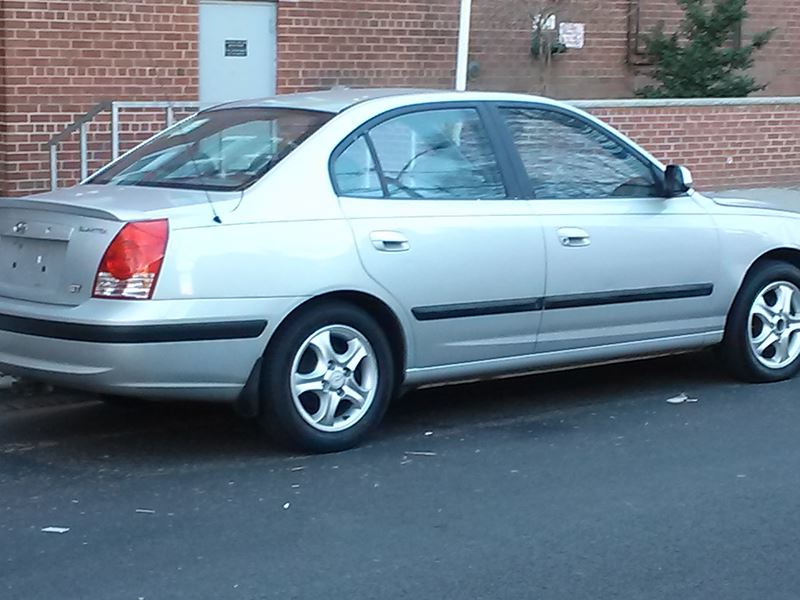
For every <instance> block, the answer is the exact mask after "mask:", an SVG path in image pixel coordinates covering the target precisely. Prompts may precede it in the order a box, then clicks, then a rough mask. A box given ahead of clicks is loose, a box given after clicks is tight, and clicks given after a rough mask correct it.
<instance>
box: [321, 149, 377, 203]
mask: <svg viewBox="0 0 800 600" xmlns="http://www.w3.org/2000/svg"><path fill="white" fill-rule="evenodd" d="M333 176H334V177H335V178H336V185H337V188H338V190H339V193H340V194H341V195H343V196H355V197H357V198H380V197H382V196H383V189H382V188H381V181H380V178H379V176H378V170H377V169H376V168H375V161H374V160H373V158H372V152H370V149H369V146H368V145H367V142H366V140H365V139H364V136H361V137H359V138H358V139H357V140H356V141H354V142H353V143H352V144H350V146H348V148H347V150H345V151H344V152H342V153H341V154H340V155H339V158H338V159H337V160H336V163H335V164H334V168H333Z"/></svg>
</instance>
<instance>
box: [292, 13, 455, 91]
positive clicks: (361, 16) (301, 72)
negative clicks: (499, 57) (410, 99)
mask: <svg viewBox="0 0 800 600" xmlns="http://www.w3.org/2000/svg"><path fill="white" fill-rule="evenodd" d="M459 4H460V3H459V2H458V0H406V1H404V2H397V1H391V0H350V1H347V2H344V1H342V0H299V1H296V2H295V1H292V2H284V3H279V5H278V57H279V58H278V89H279V90H282V91H291V90H306V89H317V88H328V87H333V86H336V85H344V86H390V87H393V86H394V87H396V86H406V87H433V88H446V87H452V85H453V78H454V66H455V60H456V55H455V51H456V40H457V37H458V12H459Z"/></svg>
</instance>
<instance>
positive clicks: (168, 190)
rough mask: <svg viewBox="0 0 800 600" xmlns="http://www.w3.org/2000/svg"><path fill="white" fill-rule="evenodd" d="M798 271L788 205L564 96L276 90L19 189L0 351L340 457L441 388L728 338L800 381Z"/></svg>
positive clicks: (71, 380) (92, 385) (4, 228)
mask: <svg viewBox="0 0 800 600" xmlns="http://www.w3.org/2000/svg"><path fill="white" fill-rule="evenodd" d="M799 267H800V215H798V214H796V213H795V212H792V210H791V209H790V208H789V207H786V206H775V205H768V204H764V203H756V202H747V201H736V200H717V201H715V200H712V199H709V198H707V197H705V196H703V195H701V194H699V193H698V192H696V191H694V190H693V188H692V181H691V176H690V174H689V172H688V171H687V170H686V169H685V168H682V167H677V166H668V167H665V166H664V165H662V164H661V163H660V162H658V161H657V160H655V159H654V158H653V157H652V156H651V155H650V154H648V153H647V152H646V151H645V150H644V149H642V148H640V147H639V146H637V145H636V144H634V143H633V142H631V140H629V139H627V138H625V137H624V136H623V135H621V134H620V133H618V132H617V131H615V130H613V129H612V128H610V127H608V126H607V125H605V124H604V123H602V122H600V121H599V120H597V119H595V118H593V117H592V116H590V115H587V114H585V113H583V112H581V111H579V110H576V109H574V108H571V107H569V106H567V105H564V104H561V103H558V102H554V101H550V100H546V99H543V98H536V97H530V96H521V95H512V94H495V93H454V92H424V91H413V90H408V91H398V90H369V91H364V90H361V91H358V90H336V91H331V92H320V93H309V94H301V95H287V96H278V97H276V98H270V99H266V100H259V101H249V102H240V103H234V104H226V105H222V106H217V107H214V108H211V109H208V110H204V111H202V112H200V113H199V114H197V115H195V116H193V117H191V118H189V119H188V120H185V121H183V122H181V123H179V124H177V125H175V126H174V127H172V128H170V129H168V130H166V131H165V132H163V133H161V134H160V135H158V136H156V137H154V138H153V139H151V140H149V141H148V142H146V143H145V144H143V145H141V146H139V147H137V148H135V149H133V150H132V151H130V152H129V153H127V154H126V155H124V156H122V157H121V158H120V159H119V160H117V161H116V162H114V163H112V164H110V165H109V166H107V167H106V168H104V169H103V170H101V171H100V172H98V173H96V174H95V175H93V176H92V177H91V178H89V179H88V180H87V181H85V182H83V183H82V184H81V185H79V186H77V187H74V188H71V189H64V190H59V191H56V192H51V193H47V194H42V195H38V196H33V197H29V198H19V199H6V200H4V201H3V202H2V204H1V205H0V371H2V372H7V373H11V374H14V375H19V376H23V377H28V378H31V379H39V380H43V381H48V382H52V383H55V384H59V385H63V386H67V387H73V388H78V389H86V390H94V391H98V392H102V393H104V394H107V395H109V396H132V397H140V398H149V399H159V398H193V399H206V400H213V401H223V402H230V403H235V404H236V406H237V408H238V409H239V411H240V412H241V413H242V414H243V415H246V416H250V417H257V418H258V419H259V421H260V422H261V423H262V424H263V426H264V427H265V428H266V429H267V430H268V431H270V432H271V433H273V434H274V435H276V436H278V437H279V438H280V439H281V440H284V441H285V442H288V443H290V444H293V445H295V446H299V447H301V448H304V449H307V450H310V451H335V450H340V449H344V448H347V447H350V446H353V445H354V444H356V443H358V442H359V441H360V440H362V439H363V438H364V436H365V435H366V434H367V433H368V432H370V431H371V430H373V429H374V428H375V426H376V425H377V424H378V422H379V421H380V420H381V418H382V417H383V415H384V413H385V411H386V409H387V407H388V405H389V402H390V401H391V399H392V398H393V397H395V396H396V395H397V394H398V393H400V392H402V391H403V390H406V389H410V388H415V387H420V386H425V385H432V384H441V383H445V382H454V381H463V380H474V379H483V378H491V377H498V376H506V375H510V374H517V373H530V372H535V371H542V370H548V369H554V368H563V367H569V366H579V365H587V364H597V363H604V362H610V361H618V360H624V359H630V358H638V357H642V356H647V355H658V354H667V353H675V352H684V351H692V350H696V349H700V348H704V347H709V346H719V348H720V350H721V352H720V354H721V356H722V357H723V358H724V359H725V361H726V362H727V364H728V365H729V366H730V367H731V370H732V372H733V373H734V374H735V375H736V376H738V377H741V378H743V379H747V380H752V381H775V380H779V379H785V378H788V377H791V376H793V375H794V374H795V373H796V372H797V371H798V369H799V368H800V361H798V356H800V335H798V332H799V331H800V268H799Z"/></svg>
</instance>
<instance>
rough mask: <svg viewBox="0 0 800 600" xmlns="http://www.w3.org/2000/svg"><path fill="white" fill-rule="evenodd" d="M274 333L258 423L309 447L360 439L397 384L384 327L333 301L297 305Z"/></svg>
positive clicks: (328, 448)
mask: <svg viewBox="0 0 800 600" xmlns="http://www.w3.org/2000/svg"><path fill="white" fill-rule="evenodd" d="M277 335H278V337H277V338H276V339H275V340H274V342H273V343H272V344H271V345H270V347H269V349H268V351H267V353H266V355H265V360H264V371H263V374H262V375H263V385H262V393H261V416H260V420H261V424H262V426H263V427H264V428H265V429H267V430H268V431H269V432H270V433H272V434H273V435H274V436H276V437H278V438H279V440H281V441H283V442H285V443H287V444H289V445H291V446H294V447H298V448H301V449H303V450H307V451H310V452H336V451H339V450H345V449H347V448H351V447H353V446H355V445H356V444H358V443H359V442H360V441H361V440H362V439H363V438H364V437H365V436H366V435H367V434H368V433H369V432H370V431H372V430H373V429H374V428H375V427H376V426H377V425H378V423H379V422H380V421H381V419H382V418H383V415H384V414H385V412H386V409H387V408H388V405H389V402H390V400H391V396H392V392H393V390H394V368H393V360H392V354H391V348H390V345H389V342H388V340H387V339H386V334H385V333H384V332H383V330H382V329H381V328H380V326H379V325H378V324H377V323H376V322H375V320H374V319H372V317H370V316H369V315H368V314H367V313H365V312H364V311H362V310H360V309H358V308H356V307H354V306H351V305H349V304H345V303H338V302H336V303H333V302H332V303H327V304H324V305H320V306H317V307H314V308H313V309H311V310H309V311H307V312H304V313H301V314H300V315H298V316H297V317H296V318H295V319H294V320H293V321H292V322H290V323H288V324H287V325H286V327H285V328H283V329H282V330H281V331H279V332H278V334H277Z"/></svg>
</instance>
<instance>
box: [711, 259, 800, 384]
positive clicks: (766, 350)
mask: <svg viewBox="0 0 800 600" xmlns="http://www.w3.org/2000/svg"><path fill="white" fill-rule="evenodd" d="M723 352H724V355H725V358H726V359H727V363H728V365H729V366H730V368H731V370H732V371H733V373H734V374H735V375H736V376H737V377H740V378H742V379H745V380H746V381H754V382H767V381H780V380H783V379H788V378H790V377H793V376H794V375H796V374H797V372H798V370H800V270H798V269H797V268H796V267H794V266H793V265H790V264H787V263H780V262H769V263H765V264H764V265H763V266H762V267H761V268H759V269H758V270H757V271H755V272H754V273H752V274H751V275H750V276H748V278H747V279H746V280H745V282H744V284H743V285H742V289H741V290H740V291H739V294H738V295H737V297H736V300H735V301H734V303H733V307H732V308H731V312H730V314H729V316H728V324H727V326H726V330H725V339H724V341H723Z"/></svg>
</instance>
